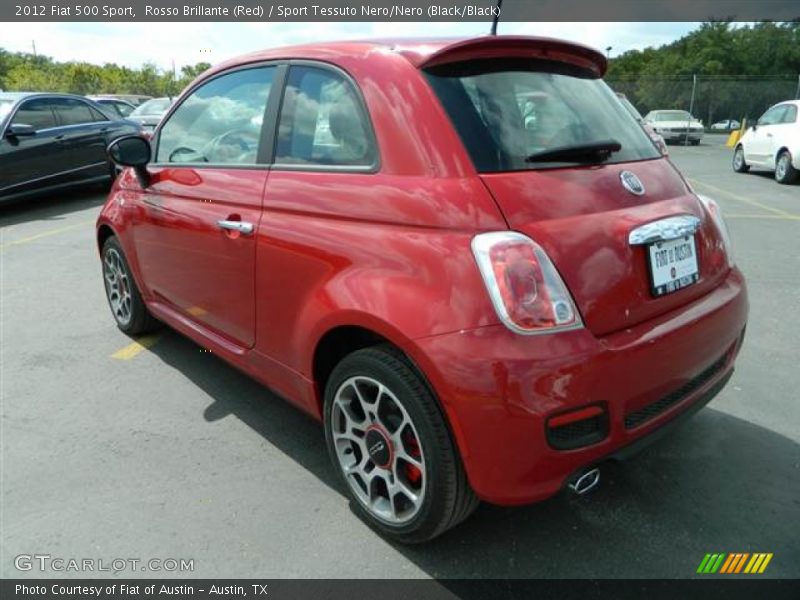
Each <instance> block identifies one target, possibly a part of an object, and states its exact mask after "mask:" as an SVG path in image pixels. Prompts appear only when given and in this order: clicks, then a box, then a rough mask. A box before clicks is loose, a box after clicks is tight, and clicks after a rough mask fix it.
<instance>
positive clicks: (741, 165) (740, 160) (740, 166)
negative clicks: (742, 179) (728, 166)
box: [732, 145, 750, 173]
mask: <svg viewBox="0 0 800 600" xmlns="http://www.w3.org/2000/svg"><path fill="white" fill-rule="evenodd" d="M732 164H733V170H734V171H736V172H737V173H747V172H748V171H749V170H750V166H749V165H748V164H747V163H746V162H745V160H744V148H742V146H741V145H740V146H736V150H735V151H734V152H733V163H732Z"/></svg>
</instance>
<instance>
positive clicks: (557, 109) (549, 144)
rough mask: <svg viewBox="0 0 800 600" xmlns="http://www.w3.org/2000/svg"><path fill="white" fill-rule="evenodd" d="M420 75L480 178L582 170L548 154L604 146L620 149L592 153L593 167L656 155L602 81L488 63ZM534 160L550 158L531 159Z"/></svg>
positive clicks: (563, 69) (550, 67) (539, 65)
mask: <svg viewBox="0 0 800 600" xmlns="http://www.w3.org/2000/svg"><path fill="white" fill-rule="evenodd" d="M426 76H427V78H428V81H429V82H430V84H431V86H432V87H433V90H434V91H435V92H436V95H437V96H438V97H439V100H440V101H441V103H442V105H443V106H444V108H445V110H446V111H447V113H448V115H449V117H450V120H451V121H452V122H453V125H454V126H455V128H456V130H457V131H458V133H459V135H460V137H461V140H462V142H463V143H464V146H465V147H466V149H467V152H469V154H470V157H471V158H472V161H473V163H474V164H475V167H476V169H477V170H478V171H480V172H492V171H513V170H527V169H543V168H553V167H563V166H565V165H571V164H578V163H580V164H586V163H587V160H585V158H586V157H585V156H583V157H581V158H583V160H580V161H578V160H575V159H574V158H571V157H569V156H567V155H563V154H560V153H553V154H552V155H551V154H550V152H549V151H551V150H553V149H556V148H562V147H570V148H575V147H588V148H592V147H596V146H598V145H599V146H603V145H607V144H608V143H609V142H613V143H615V144H617V143H618V144H619V146H620V149H619V150H618V151H614V152H612V153H608V152H597V153H596V156H595V157H594V159H593V162H597V163H599V162H606V163H621V162H629V161H635V160H647V159H654V158H659V157H660V156H661V155H660V153H659V152H658V150H657V149H656V148H655V146H654V145H653V143H652V142H651V141H650V139H649V138H648V137H647V135H646V134H645V133H644V131H643V130H642V128H641V127H640V126H639V124H638V123H637V122H636V121H635V120H634V118H633V117H632V116H631V115H630V114H629V113H628V111H627V110H626V109H625V108H624V107H623V106H622V104H620V102H619V99H618V98H617V97H616V96H615V94H614V92H612V91H611V90H610V89H609V87H608V86H607V85H606V84H605V83H604V82H603V81H602V80H600V79H596V78H592V77H590V76H589V75H588V74H586V73H585V72H584V71H582V70H578V69H576V68H572V67H569V66H568V65H564V64H561V63H552V62H547V61H539V60H533V59H490V60H480V61H471V62H468V63H458V64H455V65H452V64H451V65H444V66H442V67H434V68H432V69H429V70H428V71H427V72H426ZM545 153H546V154H545ZM573 154H574V153H573ZM536 155H541V156H545V157H546V156H552V160H535V161H531V160H530V158H531V157H534V156H536ZM589 162H592V161H589Z"/></svg>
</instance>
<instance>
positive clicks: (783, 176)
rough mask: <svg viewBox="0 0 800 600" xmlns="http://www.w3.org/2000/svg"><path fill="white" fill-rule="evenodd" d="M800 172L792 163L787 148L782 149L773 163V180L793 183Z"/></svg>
mask: <svg viewBox="0 0 800 600" xmlns="http://www.w3.org/2000/svg"><path fill="white" fill-rule="evenodd" d="M798 174H800V172H798V170H797V169H795V168H794V166H793V165H792V155H791V154H789V151H788V150H783V151H782V152H781V153H780V154H779V155H778V161H777V162H776V163H775V181H777V182H778V183H785V184H789V183H794V182H795V181H797V177H798Z"/></svg>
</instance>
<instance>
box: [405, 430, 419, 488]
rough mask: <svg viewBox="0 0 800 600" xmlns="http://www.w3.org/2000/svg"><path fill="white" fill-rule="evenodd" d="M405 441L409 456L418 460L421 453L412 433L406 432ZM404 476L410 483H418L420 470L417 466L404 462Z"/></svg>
mask: <svg viewBox="0 0 800 600" xmlns="http://www.w3.org/2000/svg"><path fill="white" fill-rule="evenodd" d="M405 443H406V448H407V451H408V454H409V456H411V457H412V458H416V459H417V460H419V459H420V458H421V457H422V453H421V452H420V451H419V443H418V442H417V438H416V437H414V434H413V433H411V432H408V433H407V435H406V439H405ZM406 478H407V479H408V482H409V483H410V484H412V485H418V484H419V482H420V480H421V479H422V471H420V470H419V468H418V467H416V466H414V465H412V464H409V463H406Z"/></svg>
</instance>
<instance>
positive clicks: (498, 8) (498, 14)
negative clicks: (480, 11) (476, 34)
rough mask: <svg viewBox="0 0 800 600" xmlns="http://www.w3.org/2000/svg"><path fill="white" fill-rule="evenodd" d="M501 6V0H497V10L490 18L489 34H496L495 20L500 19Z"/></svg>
mask: <svg viewBox="0 0 800 600" xmlns="http://www.w3.org/2000/svg"><path fill="white" fill-rule="evenodd" d="M502 6H503V0H497V11H496V12H495V15H494V18H493V19H492V33H491V35H497V22H498V21H499V20H500V9H501V8H502Z"/></svg>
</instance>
